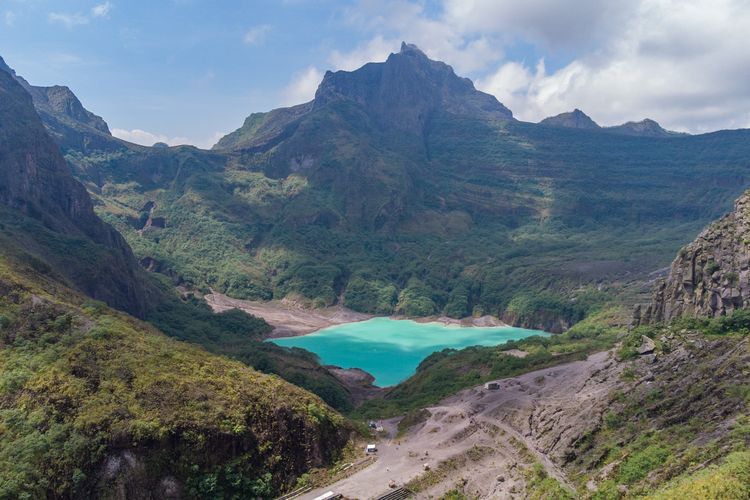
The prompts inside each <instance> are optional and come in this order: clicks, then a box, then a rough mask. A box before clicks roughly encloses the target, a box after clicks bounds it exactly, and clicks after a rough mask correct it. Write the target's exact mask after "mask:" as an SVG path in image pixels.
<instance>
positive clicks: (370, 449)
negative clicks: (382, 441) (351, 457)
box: [365, 444, 378, 453]
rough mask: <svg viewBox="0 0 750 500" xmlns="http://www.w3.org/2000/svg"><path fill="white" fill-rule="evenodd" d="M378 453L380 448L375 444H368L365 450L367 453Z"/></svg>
mask: <svg viewBox="0 0 750 500" xmlns="http://www.w3.org/2000/svg"><path fill="white" fill-rule="evenodd" d="M377 451H378V447H377V446H375V445H374V444H368V445H367V447H366V448H365V452H367V453H376V452H377Z"/></svg>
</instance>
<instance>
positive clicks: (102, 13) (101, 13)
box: [91, 2, 112, 17]
mask: <svg viewBox="0 0 750 500" xmlns="http://www.w3.org/2000/svg"><path fill="white" fill-rule="evenodd" d="M111 10H112V2H104V3H100V4H98V5H94V7H93V8H92V9H91V15H92V16H94V17H107V16H108V15H109V12H110V11H111Z"/></svg>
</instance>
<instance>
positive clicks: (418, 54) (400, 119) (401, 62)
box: [315, 42, 513, 134]
mask: <svg viewBox="0 0 750 500" xmlns="http://www.w3.org/2000/svg"><path fill="white" fill-rule="evenodd" d="M340 99H349V100H353V101H355V102H357V103H358V104H359V105H361V106H363V107H364V108H365V109H367V110H368V111H369V112H370V113H371V114H372V115H374V116H375V117H376V118H377V119H378V120H379V121H380V122H381V123H382V124H384V125H386V126H389V127H398V128H403V129H407V130H410V131H412V132H415V133H417V134H420V133H421V132H422V128H423V127H424V126H425V124H426V123H427V121H428V120H429V119H430V118H431V117H432V116H434V115H436V114H439V113H448V114H452V115H458V116H472V117H480V118H485V119H491V120H509V119H512V118H513V113H511V111H510V110H509V109H508V108H506V107H505V106H503V105H502V104H501V103H500V102H498V100H497V99H496V98H495V97H494V96H491V95H489V94H486V93H484V92H480V91H479V90H477V89H476V88H474V84H473V83H472V82H471V80H469V79H468V78H461V77H459V76H457V75H456V74H455V73H454V72H453V68H451V67H450V66H448V65H447V64H445V63H443V62H439V61H433V60H432V59H429V58H428V57H427V56H426V55H425V54H424V52H422V51H421V50H419V48H417V47H416V46H415V45H412V44H407V43H405V42H404V43H402V44H401V50H400V51H399V52H398V53H397V54H391V55H390V56H388V59H387V60H386V61H385V62H384V63H368V64H365V65H364V66H362V67H361V68H360V69H358V70H356V71H351V72H350V71H337V72H335V73H333V72H331V71H329V72H327V73H326V74H325V77H324V78H323V82H322V83H321V84H320V86H319V87H318V90H317V92H316V94H315V107H320V106H323V105H326V104H328V103H329V102H331V101H337V100H340Z"/></svg>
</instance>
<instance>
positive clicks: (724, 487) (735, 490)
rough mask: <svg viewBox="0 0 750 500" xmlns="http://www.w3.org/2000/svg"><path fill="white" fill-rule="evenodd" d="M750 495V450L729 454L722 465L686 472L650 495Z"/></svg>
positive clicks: (668, 499)
mask: <svg viewBox="0 0 750 500" xmlns="http://www.w3.org/2000/svg"><path fill="white" fill-rule="evenodd" d="M749 497H750V452H736V453H732V454H731V455H729V456H728V457H726V459H725V460H723V461H722V463H721V464H720V465H714V466H711V467H708V468H706V469H704V470H701V471H700V472H697V473H695V474H686V475H685V476H682V477H680V478H678V479H676V480H675V481H673V483H672V484H670V485H668V486H666V487H664V488H662V489H660V490H659V491H657V492H656V493H654V494H652V495H648V496H647V497H646V498H649V499H651V500H678V499H692V498H695V499H698V498H721V499H724V500H742V499H745V498H749Z"/></svg>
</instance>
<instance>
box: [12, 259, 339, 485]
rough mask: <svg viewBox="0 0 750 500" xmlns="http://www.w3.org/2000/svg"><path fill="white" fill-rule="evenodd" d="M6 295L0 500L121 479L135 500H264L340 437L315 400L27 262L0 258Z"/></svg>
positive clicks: (328, 453) (333, 449)
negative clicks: (171, 493) (180, 496)
mask: <svg viewBox="0 0 750 500" xmlns="http://www.w3.org/2000/svg"><path fill="white" fill-rule="evenodd" d="M0 290H2V293H1V294H0V318H2V319H1V320H0V395H1V397H0V429H1V430H2V432H0V471H2V472H1V473H0V478H1V479H0V498H40V497H47V496H54V497H78V498H83V497H95V496H100V495H102V494H103V493H105V492H107V491H111V492H113V493H114V492H115V491H116V490H117V488H118V487H119V484H120V482H122V481H128V482H129V483H130V484H128V485H127V486H126V487H127V488H128V489H129V491H132V492H134V494H135V495H136V496H138V493H137V492H139V491H140V492H156V491H159V488H160V486H159V481H160V480H161V478H163V477H164V476H166V475H172V476H173V477H175V478H176V480H177V481H179V483H181V484H183V485H184V492H185V495H186V496H188V497H193V498H198V497H199V498H207V497H211V498H228V497H232V496H233V495H240V494H241V495H247V494H249V492H252V494H253V495H255V496H260V497H264V496H269V495H271V494H272V493H274V492H277V491H279V490H280V489H282V488H286V487H288V486H290V485H291V484H293V482H294V480H295V478H296V476H297V475H299V474H301V473H302V472H304V471H305V470H306V468H307V467H309V463H310V459H311V456H310V450H315V451H314V456H316V457H317V456H319V457H320V458H321V459H322V460H323V461H330V460H333V459H334V458H335V457H336V456H337V453H338V450H340V449H341V447H342V446H343V444H344V443H345V441H346V439H347V436H346V434H345V432H344V431H343V429H344V427H345V422H344V420H343V418H342V417H341V416H340V415H338V414H336V413H334V412H333V411H331V410H330V409H329V408H328V407H327V406H326V405H325V404H324V403H323V402H322V401H321V400H320V399H318V398H316V397H315V396H312V395H310V394H309V393H306V392H304V391H303V390H301V389H298V388H296V387H294V386H291V385H290V384H287V383H286V382H283V381H282V380H280V379H279V378H277V377H273V376H267V375H262V374H260V373H258V372H255V371H253V370H252V369H250V368H248V367H246V366H245V365H243V364H241V363H238V362H234V361H229V360H227V359H224V358H220V357H217V356H213V355H210V354H208V353H206V352H205V351H203V350H202V349H200V348H198V347H192V346H190V345H188V344H184V343H182V342H178V341H176V340H171V339H169V338H167V337H165V336H164V335H163V334H161V333H160V332H158V331H157V330H155V329H154V328H152V327H151V326H148V325H147V324H145V323H142V322H140V321H137V320H135V319H133V318H132V317H129V316H126V315H125V314H122V313H117V312H114V311H113V310H111V309H109V308H107V307H106V306H105V305H103V304H102V303H100V302H95V301H90V300H86V299H85V298H83V297H81V296H80V295H79V294H77V293H76V292H74V291H72V290H70V289H67V288H65V287H64V286H61V285H59V283H57V282H56V281H54V280H50V279H49V278H47V277H45V276H43V275H40V274H38V273H37V272H35V271H34V270H33V269H31V268H29V267H27V266H26V265H24V264H22V263H19V262H17V261H10V262H9V261H8V260H6V259H5V258H3V259H2V260H0ZM52 294H54V295H52ZM222 321H224V322H225V325H226V326H227V328H228V329H229V330H231V328H232V327H233V326H234V325H237V318H236V317H232V316H231V315H230V316H225V317H223V318H222ZM240 323H241V322H240ZM290 429H298V431H295V432H290ZM123 454H128V455H127V456H128V457H131V458H127V459H124V458H123V457H124V456H125V455H123ZM132 460H134V461H135V462H133V463H134V465H132V466H127V465H122V464H126V463H128V461H132ZM322 463H324V462H321V464H322ZM116 464H120V465H116ZM105 467H107V468H108V470H113V472H112V474H113V475H112V478H113V481H112V482H111V484H109V483H107V482H106V481H100V479H101V477H103V476H102V474H104V473H103V472H102V471H103V470H104V468H105ZM122 467H124V469H121V468H122ZM128 467H133V469H132V470H131V469H128ZM139 470H140V472H138V471H139ZM128 477H130V479H128ZM104 496H106V494H105V495H104Z"/></svg>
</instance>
